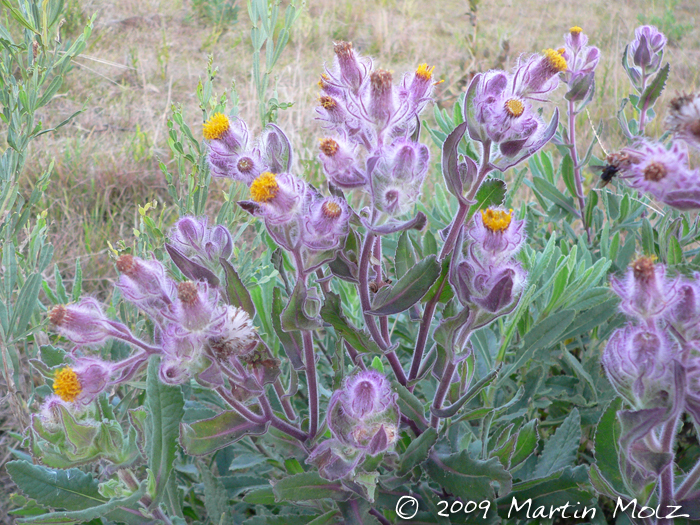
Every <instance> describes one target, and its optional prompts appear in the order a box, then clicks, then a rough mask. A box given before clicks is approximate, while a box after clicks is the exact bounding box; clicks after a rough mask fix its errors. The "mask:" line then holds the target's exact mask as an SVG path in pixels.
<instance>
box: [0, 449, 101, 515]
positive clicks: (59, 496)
mask: <svg viewBox="0 0 700 525" xmlns="http://www.w3.org/2000/svg"><path fill="white" fill-rule="evenodd" d="M5 467H6V469H7V472H8V474H9V475H10V477H11V478H12V481H14V482H15V484H16V485H17V486H18V487H19V488H20V489H22V492H24V493H25V494H26V495H27V496H29V497H30V498H34V499H36V500H37V501H39V502H41V503H42V504H43V505H48V506H49V507H54V508H62V509H67V510H83V509H88V508H90V507H95V506H97V505H102V504H104V503H107V499H106V498H105V497H103V496H102V495H101V494H100V493H99V491H98V490H97V486H98V483H97V480H95V479H93V477H92V474H86V473H84V472H83V471H82V470H79V469H77V468H72V469H69V470H60V469H49V468H46V467H42V466H40V465H32V464H31V463H29V462H27V461H11V462H9V463H8V464H7V465H6V466H5Z"/></svg>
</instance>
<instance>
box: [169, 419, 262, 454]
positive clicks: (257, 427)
mask: <svg viewBox="0 0 700 525" xmlns="http://www.w3.org/2000/svg"><path fill="white" fill-rule="evenodd" d="M269 425H270V423H269V422H265V423H252V422H251V421H248V420H247V419H245V418H244V417H243V416H241V415H240V414H239V413H238V412H235V411H233V410H226V411H225V412H222V413H221V414H219V415H217V416H215V417H212V418H209V419H202V420H201V421H197V422H195V423H192V424H191V425H188V424H187V423H180V444H181V445H182V448H184V449H185V452H187V453H188V454H191V455H193V456H204V455H206V454H208V453H210V452H214V451H215V450H219V449H220V448H224V447H227V446H228V445H231V444H232V443H235V442H236V441H238V440H239V439H242V438H244V437H245V436H260V435H262V434H264V433H265V432H267V427H268V426H269Z"/></svg>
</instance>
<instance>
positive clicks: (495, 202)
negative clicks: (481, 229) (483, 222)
mask: <svg viewBox="0 0 700 525" xmlns="http://www.w3.org/2000/svg"><path fill="white" fill-rule="evenodd" d="M505 196H506V183H505V182H503V181H502V180H501V179H486V180H485V181H484V182H483V184H482V185H481V186H479V191H477V192H476V197H475V199H476V204H473V205H472V207H471V208H469V213H468V214H467V217H472V216H473V215H474V214H475V213H476V212H477V211H479V210H484V209H486V208H488V207H489V206H499V205H500V204H502V203H503V199H504V198H505Z"/></svg>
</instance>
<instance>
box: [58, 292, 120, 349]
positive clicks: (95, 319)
mask: <svg viewBox="0 0 700 525" xmlns="http://www.w3.org/2000/svg"><path fill="white" fill-rule="evenodd" d="M48 316H49V320H50V321H51V324H53V325H54V327H55V328H56V330H57V331H58V332H59V333H60V334H61V335H62V336H63V337H65V338H66V339H68V340H69V341H71V342H73V343H75V344H76V345H97V344H101V343H104V342H105V341H106V340H107V339H109V338H110V337H119V336H123V335H124V334H128V333H129V331H128V329H127V328H126V326H124V325H123V324H122V323H118V322H115V321H111V320H110V319H108V318H107V316H105V314H104V313H103V312H102V307H101V306H100V303H98V302H97V301H96V300H95V299H92V298H91V297H86V298H83V299H81V300H80V302H79V303H77V304H68V305H58V306H55V307H54V308H52V309H51V310H50V311H49V314H48Z"/></svg>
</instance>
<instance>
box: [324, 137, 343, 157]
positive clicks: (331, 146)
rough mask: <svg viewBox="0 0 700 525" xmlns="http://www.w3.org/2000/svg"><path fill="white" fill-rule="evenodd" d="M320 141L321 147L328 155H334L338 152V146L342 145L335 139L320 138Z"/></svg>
mask: <svg viewBox="0 0 700 525" xmlns="http://www.w3.org/2000/svg"><path fill="white" fill-rule="evenodd" d="M319 141H320V142H321V145H320V146H319V147H320V148H321V151H322V152H323V154H324V155H326V156H327V157H333V156H334V155H335V154H336V153H338V148H340V145H339V144H338V143H337V142H336V141H335V140H333V139H319Z"/></svg>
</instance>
